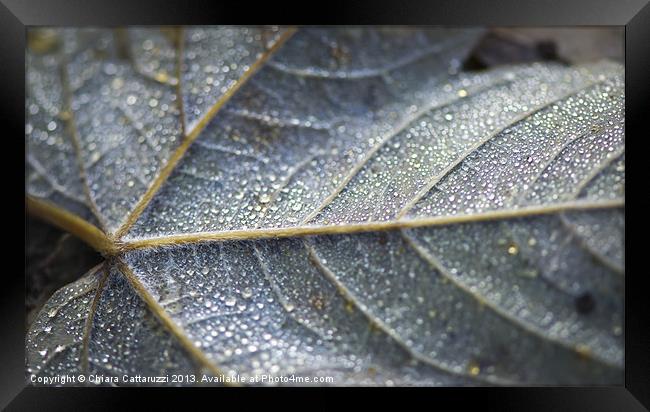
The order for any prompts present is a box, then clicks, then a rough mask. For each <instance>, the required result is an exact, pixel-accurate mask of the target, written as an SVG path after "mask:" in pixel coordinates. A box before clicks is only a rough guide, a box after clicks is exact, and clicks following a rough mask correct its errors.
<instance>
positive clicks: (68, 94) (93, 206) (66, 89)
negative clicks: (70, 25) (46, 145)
mask: <svg viewBox="0 0 650 412" xmlns="http://www.w3.org/2000/svg"><path fill="white" fill-rule="evenodd" d="M66 65H67V62H64V63H63V64H62V65H61V82H62V83H63V95H64V96H63V99H64V102H65V103H64V104H65V106H66V107H65V110H67V111H68V113H69V114H70V118H69V119H68V121H67V124H68V128H69V131H70V140H71V141H72V147H73V148H74V153H75V157H76V159H77V167H78V168H79V175H80V176H81V181H82V183H83V191H84V194H85V195H86V200H87V201H88V206H89V207H90V210H91V211H92V212H93V214H94V215H95V217H96V218H97V221H98V222H99V224H100V225H101V226H102V229H103V230H104V231H107V230H108V223H107V222H106V220H105V219H104V216H103V215H102V214H101V213H100V211H99V207H98V206H97V203H95V199H93V196H92V194H91V193H90V184H89V180H88V173H87V172H86V167H85V165H84V160H83V156H82V150H81V138H80V136H79V132H78V130H77V122H76V121H75V116H74V111H73V110H72V89H71V88H70V79H69V78H68V71H67V70H66Z"/></svg>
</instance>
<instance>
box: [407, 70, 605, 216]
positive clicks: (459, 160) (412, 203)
mask: <svg viewBox="0 0 650 412" xmlns="http://www.w3.org/2000/svg"><path fill="white" fill-rule="evenodd" d="M606 80H607V79H604V80H599V81H595V82H591V83H589V84H587V85H586V86H582V87H578V88H576V89H573V90H571V91H570V92H567V93H564V94H562V95H560V96H558V97H556V98H554V99H551V100H549V101H547V102H545V103H544V104H542V105H540V106H539V107H536V108H534V109H532V110H528V111H526V112H524V113H522V114H520V115H519V116H517V117H515V118H514V119H513V120H512V121H510V122H508V124H506V125H504V126H502V127H500V128H498V129H496V130H495V131H493V132H492V133H490V134H489V135H488V136H487V137H485V138H483V139H481V140H479V141H478V142H476V143H475V144H473V145H472V146H471V147H470V148H469V149H467V150H466V151H465V152H463V153H462V154H461V155H460V156H459V157H458V158H457V159H456V160H454V161H453V162H451V163H450V164H449V165H447V167H445V168H444V169H443V170H442V171H441V172H440V173H438V174H436V175H435V176H433V177H432V178H431V180H429V183H427V184H426V185H425V186H423V187H422V188H421V189H420V190H419V191H418V192H417V193H416V194H415V196H414V197H413V198H412V199H411V200H410V201H409V202H408V203H407V204H406V205H404V207H403V208H402V210H400V212H399V213H398V214H397V218H398V219H399V218H401V217H403V216H405V215H406V213H408V212H409V211H410V210H411V209H412V208H413V207H414V206H415V204H416V203H417V202H418V201H420V199H422V198H423V197H424V196H425V195H426V194H427V193H429V191H430V190H431V189H432V188H433V187H434V186H435V185H436V184H438V183H439V182H440V181H441V180H442V179H444V178H445V177H446V176H447V175H449V174H450V173H451V171H452V170H454V169H455V168H456V167H457V166H458V165H460V164H461V163H462V162H464V161H465V159H467V158H468V157H469V156H470V155H471V154H472V153H474V152H475V151H477V150H478V149H479V148H480V147H481V146H484V145H485V144H487V143H488V142H490V141H492V139H494V138H495V137H497V136H498V135H499V134H501V133H502V132H503V131H504V130H506V129H507V128H509V127H513V126H514V125H516V124H518V123H520V122H522V121H525V120H527V119H529V118H530V117H531V116H532V115H534V114H535V113H538V112H540V111H542V110H544V109H546V108H548V107H550V106H551V105H553V104H554V103H557V102H559V101H562V100H564V99H569V98H571V97H572V96H575V95H577V94H578V93H580V92H582V91H585V90H588V89H591V88H594V87H596V86H597V85H599V84H602V83H604V82H605V81H606Z"/></svg>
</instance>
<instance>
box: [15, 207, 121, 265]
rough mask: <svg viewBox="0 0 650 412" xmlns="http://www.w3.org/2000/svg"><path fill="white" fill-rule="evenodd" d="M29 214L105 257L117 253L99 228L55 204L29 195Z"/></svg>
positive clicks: (110, 241)
mask: <svg viewBox="0 0 650 412" xmlns="http://www.w3.org/2000/svg"><path fill="white" fill-rule="evenodd" d="M26 205H27V211H28V213H30V214H32V215H34V216H37V217H39V218H41V219H43V220H45V221H47V222H48V223H51V224H53V225H54V226H56V227H58V228H60V229H63V230H65V231H67V232H69V233H72V234H73V235H74V236H76V237H78V238H79V239H81V240H83V241H84V242H86V243H87V244H88V245H90V246H91V247H92V248H93V249H95V250H96V251H98V252H100V253H102V254H103V255H104V256H107V255H113V254H115V253H117V251H118V250H117V249H116V247H115V244H114V243H113V241H112V240H111V239H109V238H108V236H106V234H105V233H104V232H103V231H101V230H100V229H99V228H98V227H97V226H95V225H93V224H91V223H88V222H87V221H86V220H84V219H82V218H80V217H79V216H77V215H75V214H73V213H70V212H68V211H67V210H64V209H61V208H59V207H57V206H55V205H54V204H52V203H50V202H47V201H44V200H40V199H36V198H33V197H31V196H29V195H27V199H26Z"/></svg>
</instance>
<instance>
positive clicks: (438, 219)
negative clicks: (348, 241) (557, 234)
mask: <svg viewBox="0 0 650 412" xmlns="http://www.w3.org/2000/svg"><path fill="white" fill-rule="evenodd" d="M624 204H625V202H624V201H623V200H622V199H615V200H605V201H597V202H591V201H580V202H575V201H571V202H564V203H557V204H552V205H543V206H530V207H521V208H517V209H508V210H494V211H487V212H483V213H477V214H472V215H451V216H434V217H425V218H418V219H408V220H406V219H405V220H396V221H390V222H367V223H354V224H347V225H330V226H298V227H281V228H270V229H250V230H249V229H242V230H227V231H220V232H197V233H185V234H180V235H169V236H160V237H151V238H141V239H135V240H130V241H123V242H121V243H119V244H118V245H117V247H118V248H119V249H120V250H121V251H126V250H132V249H142V248H149V247H155V246H165V245H175V244H182V243H193V242H202V241H216V240H255V239H268V238H286V237H294V236H310V235H335V234H351V233H360V232H372V231H378V230H394V229H404V228H415V227H425V226H441V225H451V224H459V223H472V222H481V221H490V220H497V219H512V218H518V217H526V216H537V215H544V214H553V213H559V212H564V211H569V210H591V209H609V208H617V207H623V206H624Z"/></svg>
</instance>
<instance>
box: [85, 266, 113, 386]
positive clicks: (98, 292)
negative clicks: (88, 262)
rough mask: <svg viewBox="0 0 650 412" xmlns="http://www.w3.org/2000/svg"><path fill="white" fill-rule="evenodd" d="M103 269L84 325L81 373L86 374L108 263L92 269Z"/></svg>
mask: <svg viewBox="0 0 650 412" xmlns="http://www.w3.org/2000/svg"><path fill="white" fill-rule="evenodd" d="M100 269H101V270H102V271H103V274H102V277H101V279H100V280H99V283H98V284H97V289H96V291H95V297H94V298H93V300H92V303H91V305H90V309H89V311H88V316H87V317H86V325H85V326H84V334H83V337H82V339H81V354H82V355H81V373H82V374H84V375H87V374H88V365H89V363H90V359H89V356H90V355H89V347H90V333H91V331H92V326H93V322H94V320H95V313H96V312H97V306H98V305H99V299H100V298H101V296H102V292H103V290H104V286H105V285H106V280H107V279H108V270H106V265H105V263H104V262H102V263H100V264H99V265H97V266H95V267H94V268H92V269H91V271H92V272H93V275H94V274H95V273H96V272H97V271H99V270H100Z"/></svg>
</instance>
